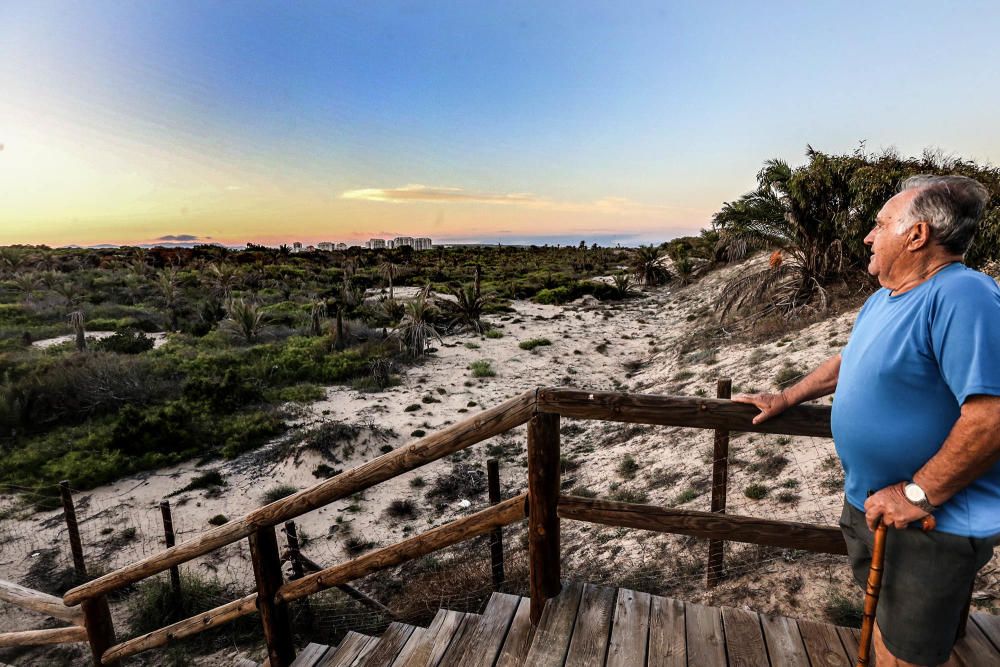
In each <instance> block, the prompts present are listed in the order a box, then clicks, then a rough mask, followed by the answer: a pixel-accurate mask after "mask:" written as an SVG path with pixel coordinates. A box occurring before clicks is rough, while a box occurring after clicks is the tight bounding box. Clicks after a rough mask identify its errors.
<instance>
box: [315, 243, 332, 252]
mask: <svg viewBox="0 0 1000 667" xmlns="http://www.w3.org/2000/svg"><path fill="white" fill-rule="evenodd" d="M316 247H317V248H319V249H320V250H322V251H324V252H330V251H331V250H333V244H332V243H330V242H329V241H321V242H320V243H319V245H317V246H316Z"/></svg>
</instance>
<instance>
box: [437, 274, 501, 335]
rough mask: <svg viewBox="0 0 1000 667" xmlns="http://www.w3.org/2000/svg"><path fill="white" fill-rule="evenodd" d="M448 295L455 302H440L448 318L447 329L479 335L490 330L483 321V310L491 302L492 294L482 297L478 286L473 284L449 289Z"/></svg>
mask: <svg viewBox="0 0 1000 667" xmlns="http://www.w3.org/2000/svg"><path fill="white" fill-rule="evenodd" d="M448 293H449V294H451V295H452V296H454V297H455V300H454V301H450V300H448V301H445V300H442V301H441V306H442V308H443V310H444V311H445V314H446V315H447V316H448V317H449V318H450V321H449V322H448V328H449V329H453V330H459V331H475V332H476V333H478V334H481V333H483V332H484V331H486V330H487V329H489V328H490V326H489V324H487V323H486V322H484V321H483V310H484V309H485V308H486V306H487V305H489V303H490V302H491V301H492V300H493V298H494V297H493V295H492V294H487V295H486V296H483V295H482V294H480V292H479V285H477V284H475V283H473V284H472V285H470V286H466V287H458V288H455V289H451V290H449V291H448Z"/></svg>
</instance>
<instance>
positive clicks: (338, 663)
mask: <svg viewBox="0 0 1000 667" xmlns="http://www.w3.org/2000/svg"><path fill="white" fill-rule="evenodd" d="M373 640H375V637H371V636H369V635H363V634H361V633H358V632H354V631H353V630H349V631H348V633H347V634H346V635H344V638H343V639H342V640H341V641H340V644H339V645H338V646H337V648H335V649H333V650H332V651H328V652H327V654H326V655H325V656H323V658H322V659H321V660H320V662H319V664H318V665H316V667H349V665H350V664H351V663H352V662H354V660H355V659H356V658H357V657H358V653H359V652H360V651H361V649H363V648H364V647H365V646H367V645H368V644H369V643H370V642H372V641H373Z"/></svg>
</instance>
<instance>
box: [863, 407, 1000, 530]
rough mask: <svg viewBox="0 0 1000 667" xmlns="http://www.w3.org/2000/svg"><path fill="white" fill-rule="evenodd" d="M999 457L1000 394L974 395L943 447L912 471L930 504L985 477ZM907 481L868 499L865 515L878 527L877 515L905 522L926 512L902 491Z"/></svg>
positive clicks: (889, 522) (891, 521)
mask: <svg viewBox="0 0 1000 667" xmlns="http://www.w3.org/2000/svg"><path fill="white" fill-rule="evenodd" d="M998 460H1000V396H987V395H982V394H980V395H975V396H970V397H969V398H967V399H966V401H965V403H963V404H962V414H961V416H959V418H958V421H956V422H955V425H954V426H952V427H951V432H950V433H949V434H948V438H947V439H946V440H945V441H944V444H943V445H941V449H939V450H938V453H937V454H935V455H934V456H932V457H931V459H930V461H928V462H927V463H925V464H924V466H923V467H922V468H921V469H920V470H918V471H917V472H916V473H915V474H914V475H913V481H914V482H916V483H917V484H918V485H919V486H920V488H922V489H923V490H924V493H926V494H927V500H928V501H929V502H930V504H931V505H941V504H942V503H944V502H945V501H947V500H948V499H949V498H951V497H952V496H953V495H955V494H956V493H958V492H959V491H961V490H962V489H964V488H965V487H966V486H968V485H969V484H971V483H972V482H973V481H975V480H976V479H977V478H979V477H981V476H982V475H983V474H984V473H985V472H986V471H987V470H989V469H990V468H991V467H992V466H993V465H994V464H995V463H996V462H997V461H998ZM905 485H906V481H905V480H904V481H901V482H898V483H896V484H893V485H891V486H887V487H886V488H884V489H881V490H880V491H879V492H878V493H876V494H875V495H873V496H871V497H870V498H868V500H866V501H865V520H866V522H867V523H868V527H869V528H870V529H872V530H875V526H876V524H877V521H878V519H879V518H880V517H881V519H882V522H883V523H885V524H887V525H890V526H895V527H896V528H905V527H906V526H907V525H908V524H909V523H910V522H912V521H916V520H918V519H921V518H923V517H925V516H927V513H926V512H924V511H923V510H922V509H920V508H919V507H917V506H916V505H913V504H912V503H910V501H908V500H907V499H906V496H905V495H903V487H904V486H905Z"/></svg>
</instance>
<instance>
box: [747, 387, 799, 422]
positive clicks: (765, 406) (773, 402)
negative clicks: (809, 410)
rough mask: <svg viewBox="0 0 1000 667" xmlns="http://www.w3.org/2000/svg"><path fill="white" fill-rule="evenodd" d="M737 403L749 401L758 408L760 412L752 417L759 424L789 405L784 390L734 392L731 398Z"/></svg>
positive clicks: (778, 413)
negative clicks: (778, 391) (775, 391)
mask: <svg viewBox="0 0 1000 667" xmlns="http://www.w3.org/2000/svg"><path fill="white" fill-rule="evenodd" d="M732 400H733V401H735V402H737V403H749V404H750V405H756V406H757V407H758V408H760V414H758V415H757V416H756V417H754V418H753V423H754V424H760V423H762V422H765V421H767V420H768V419H770V418H771V417H776V416H777V415H780V414H781V413H782V412H784V411H785V410H787V409H788V408H790V407H791V404H790V403H789V402H788V399H787V398H785V392H780V393H777V394H736V395H735V396H733V398H732Z"/></svg>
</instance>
